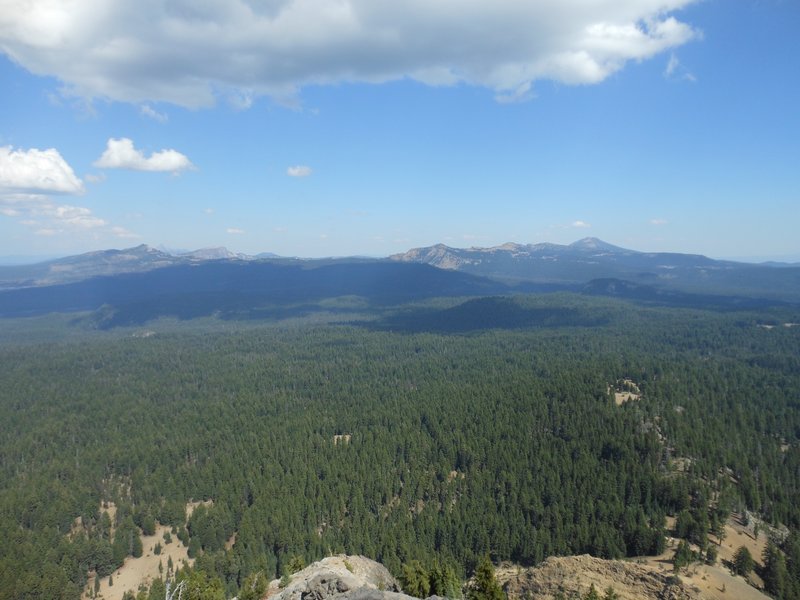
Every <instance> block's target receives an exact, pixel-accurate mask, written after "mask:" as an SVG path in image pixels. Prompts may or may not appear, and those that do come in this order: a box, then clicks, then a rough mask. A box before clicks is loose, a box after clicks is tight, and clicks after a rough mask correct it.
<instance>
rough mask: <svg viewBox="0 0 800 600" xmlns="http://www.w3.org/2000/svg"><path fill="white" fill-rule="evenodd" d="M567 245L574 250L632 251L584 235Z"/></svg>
mask: <svg viewBox="0 0 800 600" xmlns="http://www.w3.org/2000/svg"><path fill="white" fill-rule="evenodd" d="M569 247H570V248H574V249H576V250H592V251H599V252H626V253H628V252H633V250H627V249H625V248H620V247H619V246H614V245H613V244H609V243H608V242H604V241H603V240H601V239H599V238H596V237H585V238H583V239H580V240H578V241H577V242H572V243H571V244H570V245H569Z"/></svg>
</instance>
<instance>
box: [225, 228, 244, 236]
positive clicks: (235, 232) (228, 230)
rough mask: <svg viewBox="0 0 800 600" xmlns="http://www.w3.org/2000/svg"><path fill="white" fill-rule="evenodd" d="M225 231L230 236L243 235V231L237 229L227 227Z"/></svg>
mask: <svg viewBox="0 0 800 600" xmlns="http://www.w3.org/2000/svg"><path fill="white" fill-rule="evenodd" d="M225 231H226V232H227V233H229V234H231V235H242V234H244V229H239V228H238V227H228V228H227V229H226V230H225Z"/></svg>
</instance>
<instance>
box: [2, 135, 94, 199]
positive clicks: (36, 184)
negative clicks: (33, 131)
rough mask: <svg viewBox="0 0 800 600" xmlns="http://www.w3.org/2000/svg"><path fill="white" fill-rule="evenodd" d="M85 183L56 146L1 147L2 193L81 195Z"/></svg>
mask: <svg viewBox="0 0 800 600" xmlns="http://www.w3.org/2000/svg"><path fill="white" fill-rule="evenodd" d="M83 191H84V188H83V183H82V182H81V180H80V179H78V178H77V177H76V176H75V173H74V172H73V170H72V167H70V166H69V165H68V164H67V162H66V161H65V160H64V159H63V158H62V157H61V154H60V153H59V152H58V150H56V149H55V148H50V149H49V150H37V149H36V148H31V149H30V150H12V148H11V146H3V147H0V193H33V194H37V193H47V194H80V193H83Z"/></svg>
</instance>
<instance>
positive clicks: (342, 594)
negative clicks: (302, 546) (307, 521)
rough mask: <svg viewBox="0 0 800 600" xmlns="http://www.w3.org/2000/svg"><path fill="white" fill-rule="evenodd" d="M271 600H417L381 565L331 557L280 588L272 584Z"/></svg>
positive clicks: (276, 581)
mask: <svg viewBox="0 0 800 600" xmlns="http://www.w3.org/2000/svg"><path fill="white" fill-rule="evenodd" d="M267 598H270V600H414V598H412V597H411V596H407V595H406V594H402V593H400V585H399V584H398V583H397V580H396V579H395V578H394V577H392V575H391V573H389V571H388V570H387V569H386V567H384V566H383V565H381V564H380V563H377V562H375V561H374V560H370V559H368V558H366V557H364V556H346V555H338V556H329V557H328V558H324V559H322V560H321V561H319V562H315V563H314V564H312V565H309V566H308V567H306V568H305V569H303V570H302V571H298V572H297V573H294V574H293V575H292V576H291V581H290V583H289V585H287V586H286V587H285V588H283V589H281V588H280V583H279V580H277V579H276V580H274V581H273V582H272V583H270V585H269V590H268V592H267Z"/></svg>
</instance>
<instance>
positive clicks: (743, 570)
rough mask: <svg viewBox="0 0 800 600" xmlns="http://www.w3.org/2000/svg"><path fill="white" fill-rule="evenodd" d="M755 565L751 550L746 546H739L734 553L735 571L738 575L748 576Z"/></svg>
mask: <svg viewBox="0 0 800 600" xmlns="http://www.w3.org/2000/svg"><path fill="white" fill-rule="evenodd" d="M753 565H754V561H753V556H752V555H751V554H750V550H748V549H747V548H745V547H744V546H739V548H738V549H737V550H736V553H735V554H734V555H733V572H734V573H735V574H736V575H741V576H742V577H747V576H748V575H750V573H751V572H752V571H753Z"/></svg>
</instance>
